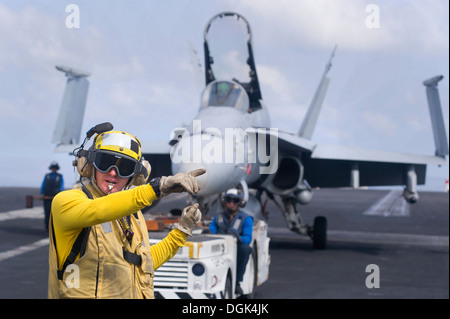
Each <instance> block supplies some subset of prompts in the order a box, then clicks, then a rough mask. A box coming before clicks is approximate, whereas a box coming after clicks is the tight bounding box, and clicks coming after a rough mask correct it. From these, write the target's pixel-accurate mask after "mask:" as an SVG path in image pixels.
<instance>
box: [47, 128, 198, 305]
mask: <svg viewBox="0 0 450 319" xmlns="http://www.w3.org/2000/svg"><path fill="white" fill-rule="evenodd" d="M110 126H111V125H110ZM106 127H107V128H108V129H112V127H111V128H110V127H109V126H106ZM101 128H102V127H101V126H100V129H98V130H97V133H98V134H97V135H96V136H95V138H94V141H93V144H92V146H91V147H90V148H89V150H84V149H83V147H84V144H85V143H86V141H87V139H89V137H90V136H89V135H88V134H87V138H86V139H85V141H84V142H83V144H82V146H81V147H80V148H79V150H78V152H77V153H76V156H77V169H78V172H79V173H80V181H82V188H81V189H72V190H67V191H63V192H60V193H59V194H58V195H57V196H55V198H54V200H53V203H52V209H51V218H50V225H49V230H50V231H49V234H50V248H49V286H48V297H49V298H154V293H153V277H154V270H155V269H157V268H158V267H160V266H161V265H162V264H163V263H164V262H166V261H167V260H169V259H170V258H172V257H173V256H174V255H175V254H176V253H177V251H178V248H179V247H181V246H184V244H185V242H186V239H187V237H188V236H189V235H191V234H192V229H193V228H194V227H195V225H196V224H197V223H198V222H199V221H200V219H201V212H200V210H198V205H197V204H194V205H192V206H188V207H186V208H185V209H184V210H183V213H182V216H181V219H180V222H179V224H178V226H177V228H176V229H174V230H172V231H171V232H170V233H169V234H168V236H167V237H166V238H164V239H163V240H162V241H161V242H159V243H158V244H156V245H153V246H150V243H149V237H148V231H147V228H146V223H145V220H144V217H143V215H142V213H141V211H140V209H142V208H144V207H145V206H149V205H151V204H152V202H153V201H154V200H156V199H158V198H160V197H162V196H165V195H167V194H170V193H174V192H183V191H187V192H189V193H190V194H193V193H196V192H198V190H199V185H198V182H197V180H196V178H195V177H196V176H199V175H201V174H203V173H205V170H203V169H200V170H196V171H193V172H190V173H188V174H182V173H179V174H176V175H174V176H168V177H166V176H163V177H161V178H154V179H152V180H151V181H150V182H149V183H147V179H148V176H149V174H150V165H149V163H148V162H147V161H145V160H143V159H142V154H141V144H140V142H139V140H138V139H137V138H136V137H135V136H133V135H131V134H129V133H127V132H122V131H111V130H109V131H106V132H102V129H101ZM103 130H104V127H103ZM99 131H100V132H99ZM88 133H89V132H88ZM92 135H93V134H91V136H92ZM74 153H75V152H74ZM82 178H83V180H84V181H83V180H82ZM132 186H134V187H132Z"/></svg>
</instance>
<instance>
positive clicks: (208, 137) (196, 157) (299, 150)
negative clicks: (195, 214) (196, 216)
mask: <svg viewBox="0 0 450 319" xmlns="http://www.w3.org/2000/svg"><path fill="white" fill-rule="evenodd" d="M203 37H204V79H205V88H204V90H203V93H202V94H201V103H200V106H199V111H198V113H197V115H195V117H194V118H193V120H192V122H191V123H190V124H188V125H186V126H184V127H179V128H175V129H173V131H172V133H171V137H170V140H169V141H168V142H167V143H166V144H164V145H162V146H161V145H159V144H156V143H155V144H153V143H148V144H144V145H143V147H142V151H143V154H144V157H145V158H146V159H147V160H149V162H150V163H151V165H152V176H162V175H168V174H176V173H179V172H184V173H186V172H189V171H191V170H193V169H196V168H200V167H202V168H206V174H204V175H202V176H200V177H199V178H198V179H199V183H200V184H201V186H202V189H201V190H200V192H199V193H198V194H197V195H194V196H193V197H192V198H191V200H192V201H193V202H198V203H200V205H201V208H202V212H203V213H204V214H207V213H208V212H209V211H213V210H214V207H216V204H217V202H218V199H219V198H220V194H221V193H223V192H224V191H225V190H227V189H228V188H230V187H238V188H240V189H241V190H242V192H243V194H244V199H245V202H246V205H245V206H244V207H243V208H242V209H243V210H245V211H246V212H248V213H249V214H251V215H253V216H255V217H261V216H262V215H263V214H264V206H265V204H264V202H263V201H264V200H263V197H264V198H266V199H270V200H273V201H274V202H275V204H276V205H277V206H278V207H279V209H280V210H281V212H282V213H283V215H284V217H285V219H286V222H287V227H288V228H289V229H290V230H291V231H293V232H297V233H299V234H302V235H307V236H309V237H311V239H312V242H313V247H314V248H316V249H324V248H325V247H326V242H327V235H326V233H327V221H326V219H325V217H323V216H317V217H316V218H315V219H314V224H313V225H307V224H306V223H305V222H304V221H303V219H302V217H301V214H300V212H299V210H298V205H306V204H308V203H309V202H310V201H311V200H312V197H313V189H314V188H328V187H351V188H359V187H362V186H389V185H404V186H405V189H404V192H403V197H404V198H405V200H406V201H407V202H409V203H415V202H417V200H418V199H419V195H418V193H417V185H422V184H424V183H425V174H426V166H427V165H429V164H432V165H443V164H445V163H446V158H445V156H446V155H448V144H447V139H446V135H445V128H444V124H443V123H444V122H443V116H442V110H441V105H440V101H439V93H438V90H437V83H438V82H439V81H440V80H441V79H442V76H437V77H433V78H431V79H429V80H426V81H425V82H424V85H425V86H426V92H427V96H428V105H429V109H430V115H431V119H432V124H433V130H434V138H435V144H436V154H435V155H434V156H428V155H413V154H404V153H396V152H387V151H379V150H377V151H374V150H369V149H360V148H351V147H344V146H330V145H321V144H318V143H315V142H314V141H312V140H311V137H312V134H313V131H314V127H315V124H316V122H317V118H318V116H319V113H320V108H321V105H322V102H323V100H324V97H325V93H326V90H327V87H328V85H329V82H330V79H329V77H328V76H327V75H328V72H329V70H330V68H331V62H332V58H333V56H334V54H335V51H336V48H335V49H334V50H333V52H332V54H331V57H330V59H329V61H328V62H327V63H326V66H325V71H324V73H323V75H322V78H321V80H320V83H319V86H318V88H317V90H316V92H315V94H314V97H313V99H312V102H311V104H310V106H309V109H308V111H307V113H306V116H305V118H304V120H303V123H302V124H301V126H300V128H299V131H298V132H297V133H291V132H286V131H283V130H281V129H279V128H273V127H271V125H270V116H269V112H268V108H267V106H266V105H265V103H264V101H263V99H262V93H261V89H260V85H259V81H258V75H257V69H256V64H255V59H254V55H253V47H252V32H251V28H250V25H249V23H248V21H247V20H246V19H245V18H244V17H243V16H241V15H240V14H237V13H234V12H223V13H220V14H217V15H215V16H214V17H212V18H211V19H210V20H209V22H208V23H207V25H206V27H205V29H204V33H203ZM238 40H241V41H238ZM194 56H195V55H194V54H191V58H192V57H194ZM193 60H194V62H195V63H194V64H195V65H196V67H198V68H200V65H201V63H200V62H199V61H195V59H193ZM202 72H203V71H202Z"/></svg>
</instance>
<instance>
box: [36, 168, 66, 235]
mask: <svg viewBox="0 0 450 319" xmlns="http://www.w3.org/2000/svg"><path fill="white" fill-rule="evenodd" d="M48 169H49V170H51V171H52V172H51V173H48V174H45V176H44V180H43V181H42V186H41V195H43V199H44V214H45V218H44V224H45V229H47V230H48V222H49V218H50V209H51V207H52V200H53V197H55V195H56V194H58V193H59V192H62V191H63V190H64V179H63V176H62V175H61V174H59V173H57V172H56V171H57V170H59V165H58V163H57V162H52V163H51V164H50V166H49V168H48Z"/></svg>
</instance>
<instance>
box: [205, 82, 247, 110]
mask: <svg viewBox="0 0 450 319" xmlns="http://www.w3.org/2000/svg"><path fill="white" fill-rule="evenodd" d="M208 106H230V107H234V108H236V109H238V110H242V111H244V112H246V111H247V109H248V107H249V99H248V95H247V92H245V90H244V88H243V87H242V86H240V85H239V84H237V83H234V82H230V81H214V82H211V83H210V84H208V86H207V87H206V88H205V90H204V92H203V95H202V105H201V107H208Z"/></svg>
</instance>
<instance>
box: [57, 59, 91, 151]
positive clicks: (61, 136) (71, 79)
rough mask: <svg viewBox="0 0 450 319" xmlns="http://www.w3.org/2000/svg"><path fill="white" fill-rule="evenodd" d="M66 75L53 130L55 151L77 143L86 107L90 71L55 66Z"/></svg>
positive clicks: (64, 149)
mask: <svg viewBox="0 0 450 319" xmlns="http://www.w3.org/2000/svg"><path fill="white" fill-rule="evenodd" d="M56 69H57V70H58V71H61V72H64V73H65V74H66V77H67V82H66V88H65V90H64V95H63V99H62V102H61V107H60V109H59V114H58V118H57V120H56V125H55V129H54V131H53V138H52V143H56V144H57V146H56V149H55V151H56V152H65V151H66V150H67V149H68V147H67V146H71V145H75V144H78V143H79V140H80V133H81V125H82V123H83V117H84V110H85V108H86V100H87V93H88V89H89V81H88V80H87V79H86V77H88V76H89V75H90V73H87V72H83V71H80V70H76V69H73V68H69V67H64V66H56Z"/></svg>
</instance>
